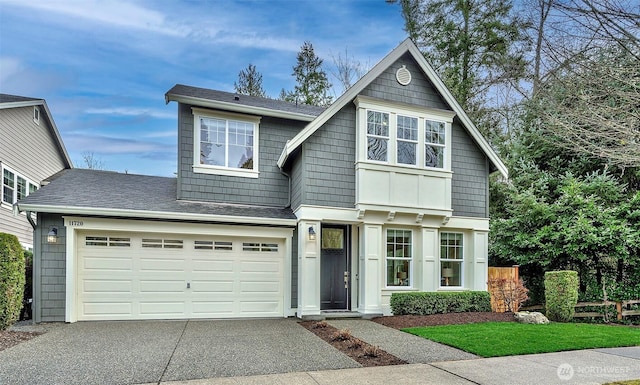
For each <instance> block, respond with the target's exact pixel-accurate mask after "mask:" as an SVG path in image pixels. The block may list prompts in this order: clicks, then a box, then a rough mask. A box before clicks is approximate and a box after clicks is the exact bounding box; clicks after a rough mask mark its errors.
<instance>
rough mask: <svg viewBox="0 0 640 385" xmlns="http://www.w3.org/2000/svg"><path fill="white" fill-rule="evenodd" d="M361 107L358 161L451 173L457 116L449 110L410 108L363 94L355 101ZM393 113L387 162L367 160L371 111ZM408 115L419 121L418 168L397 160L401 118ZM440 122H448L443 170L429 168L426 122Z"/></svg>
mask: <svg viewBox="0 0 640 385" xmlns="http://www.w3.org/2000/svg"><path fill="white" fill-rule="evenodd" d="M354 103H355V105H356V107H357V114H356V125H357V127H358V136H359V138H358V150H357V155H356V156H357V159H356V161H357V162H365V163H370V164H387V165H389V166H394V167H405V168H407V169H414V170H415V169H422V170H431V171H435V172H451V133H452V123H453V118H454V117H455V116H456V113H455V112H453V111H449V110H440V109H435V108H421V107H419V106H414V105H408V104H403V103H395V102H389V101H384V100H380V99H375V98H371V97H368V96H362V95H359V96H358V97H356V99H355V100H354ZM368 110H372V111H376V112H382V113H388V114H389V143H388V153H387V161H386V162H382V161H374V160H370V159H368V157H367V137H368V134H367V111H368ZM398 115H402V116H408V117H413V118H418V145H417V151H416V165H415V166H414V165H410V164H404V163H398V161H397V124H398V119H397V116H398ZM426 120H431V121H437V122H443V123H445V149H444V162H443V163H444V164H443V167H442V168H438V167H427V166H425V165H424V164H425V154H424V151H425V146H426V140H425V121H426Z"/></svg>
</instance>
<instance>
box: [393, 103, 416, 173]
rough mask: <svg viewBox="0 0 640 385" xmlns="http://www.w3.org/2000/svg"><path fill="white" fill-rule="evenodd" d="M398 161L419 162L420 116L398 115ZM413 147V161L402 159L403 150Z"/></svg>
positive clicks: (404, 162) (413, 163) (406, 162)
mask: <svg viewBox="0 0 640 385" xmlns="http://www.w3.org/2000/svg"><path fill="white" fill-rule="evenodd" d="M396 142H397V150H396V162H397V163H398V164H405V165H412V166H415V165H417V162H418V153H417V147H418V118H415V117H412V116H404V115H398V117H397V124H396ZM409 149H412V150H411V151H412V152H413V160H412V161H411V162H408V161H403V160H402V159H401V152H403V151H405V152H406V151H407V150H409Z"/></svg>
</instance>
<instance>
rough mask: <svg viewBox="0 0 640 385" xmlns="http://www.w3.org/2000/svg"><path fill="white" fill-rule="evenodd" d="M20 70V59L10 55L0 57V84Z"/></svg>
mask: <svg viewBox="0 0 640 385" xmlns="http://www.w3.org/2000/svg"><path fill="white" fill-rule="evenodd" d="M21 71H22V64H21V63H20V60H18V59H15V58H11V57H0V84H4V83H5V82H6V81H8V80H9V79H11V78H13V77H14V76H15V75H16V74H18V73H19V72H21Z"/></svg>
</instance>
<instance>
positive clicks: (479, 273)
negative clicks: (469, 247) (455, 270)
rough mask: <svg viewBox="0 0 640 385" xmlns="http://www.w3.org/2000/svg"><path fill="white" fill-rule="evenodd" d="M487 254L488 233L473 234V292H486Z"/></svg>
mask: <svg viewBox="0 0 640 385" xmlns="http://www.w3.org/2000/svg"><path fill="white" fill-rule="evenodd" d="M488 253H489V233H488V232H486V231H477V230H476V231H474V232H473V264H472V265H473V286H472V288H473V290H480V291H486V290H487V279H488V275H487V274H488V268H487V260H488Z"/></svg>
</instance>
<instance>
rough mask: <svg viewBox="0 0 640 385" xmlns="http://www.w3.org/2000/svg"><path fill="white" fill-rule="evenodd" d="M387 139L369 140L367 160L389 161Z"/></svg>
mask: <svg viewBox="0 0 640 385" xmlns="http://www.w3.org/2000/svg"><path fill="white" fill-rule="evenodd" d="M387 142H388V140H387V139H381V138H374V137H368V138H367V159H370V160H379V161H382V162H386V161H387Z"/></svg>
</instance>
